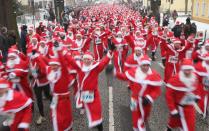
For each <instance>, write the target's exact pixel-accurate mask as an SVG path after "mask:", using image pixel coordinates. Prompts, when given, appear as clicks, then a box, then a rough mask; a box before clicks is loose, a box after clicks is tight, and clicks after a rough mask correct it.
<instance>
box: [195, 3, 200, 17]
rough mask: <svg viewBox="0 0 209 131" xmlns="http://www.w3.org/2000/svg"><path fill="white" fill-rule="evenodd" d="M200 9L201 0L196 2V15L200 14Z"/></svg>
mask: <svg viewBox="0 0 209 131" xmlns="http://www.w3.org/2000/svg"><path fill="white" fill-rule="evenodd" d="M198 11H199V2H197V3H196V12H195V15H196V16H198V13H199V12H198Z"/></svg>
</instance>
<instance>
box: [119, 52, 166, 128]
mask: <svg viewBox="0 0 209 131" xmlns="http://www.w3.org/2000/svg"><path fill="white" fill-rule="evenodd" d="M137 62H138V64H139V66H138V67H135V68H131V69H130V70H127V71H126V72H125V74H122V73H117V74H116V76H117V77H118V78H119V79H122V80H125V81H128V82H129V83H130V89H131V102H130V109H131V111H132V123H133V130H134V131H145V130H146V129H145V124H146V126H147V127H148V122H147V121H148V117H149V115H150V112H151V107H152V104H153V103H154V101H155V100H156V99H157V98H158V97H159V96H160V94H161V90H160V87H161V85H162V80H161V77H160V75H159V74H158V73H157V72H156V71H155V70H152V69H151V68H150V65H151V60H150V58H149V57H148V56H147V55H144V56H142V57H141V58H139V59H138V60H137Z"/></svg>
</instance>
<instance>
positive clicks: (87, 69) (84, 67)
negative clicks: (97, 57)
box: [82, 64, 92, 72]
mask: <svg viewBox="0 0 209 131" xmlns="http://www.w3.org/2000/svg"><path fill="white" fill-rule="evenodd" d="M91 67H92V64H91V65H89V66H86V65H83V66H82V71H84V72H87V71H90V69H91Z"/></svg>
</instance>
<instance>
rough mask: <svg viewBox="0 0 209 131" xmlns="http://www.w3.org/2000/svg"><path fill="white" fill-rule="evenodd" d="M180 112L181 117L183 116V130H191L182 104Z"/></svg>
mask: <svg viewBox="0 0 209 131" xmlns="http://www.w3.org/2000/svg"><path fill="white" fill-rule="evenodd" d="M179 112H180V116H181V117H180V118H181V124H182V127H183V131H189V130H188V125H187V123H186V119H185V115H184V109H183V108H182V107H180V106H179Z"/></svg>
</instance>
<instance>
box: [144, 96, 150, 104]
mask: <svg viewBox="0 0 209 131" xmlns="http://www.w3.org/2000/svg"><path fill="white" fill-rule="evenodd" d="M150 103H151V102H150V100H149V99H148V98H147V97H142V104H143V105H147V104H150Z"/></svg>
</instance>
